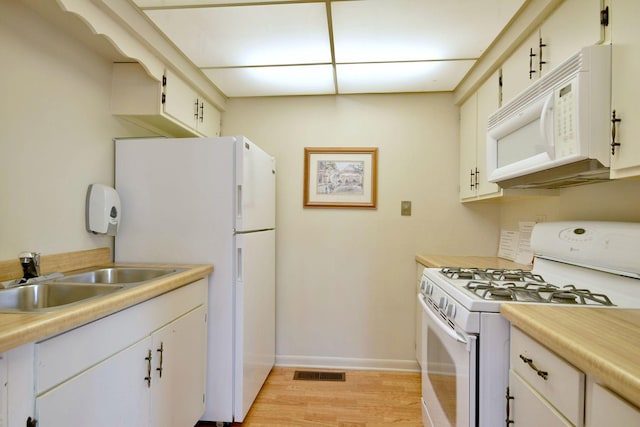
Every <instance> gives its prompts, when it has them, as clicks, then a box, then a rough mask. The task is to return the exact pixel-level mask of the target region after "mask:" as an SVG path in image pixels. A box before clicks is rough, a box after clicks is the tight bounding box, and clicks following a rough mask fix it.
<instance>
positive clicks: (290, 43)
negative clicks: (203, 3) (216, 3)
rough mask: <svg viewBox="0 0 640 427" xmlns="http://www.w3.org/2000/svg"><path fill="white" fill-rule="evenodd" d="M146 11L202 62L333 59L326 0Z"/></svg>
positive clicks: (273, 62)
mask: <svg viewBox="0 0 640 427" xmlns="http://www.w3.org/2000/svg"><path fill="white" fill-rule="evenodd" d="M145 13H146V14H147V15H148V16H149V18H150V19H151V20H152V21H153V22H154V23H155V24H156V25H157V26H158V28H161V29H162V31H163V32H164V33H165V34H166V35H167V37H169V39H171V40H172V41H173V43H175V44H176V46H178V48H179V49H180V50H182V51H183V52H184V53H185V55H187V56H188V57H189V59H191V61H193V62H194V63H195V64H196V65H197V66H198V67H227V66H255V65H284V64H319V63H330V62H331V47H330V43H329V30H328V24H327V13H326V8H325V5H324V3H301V4H272V5H260V6H234V7H211V8H186V9H159V10H146V11H145Z"/></svg>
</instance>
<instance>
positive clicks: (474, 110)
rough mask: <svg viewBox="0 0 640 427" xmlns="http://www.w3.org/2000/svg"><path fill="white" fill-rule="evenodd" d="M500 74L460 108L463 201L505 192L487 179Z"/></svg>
mask: <svg viewBox="0 0 640 427" xmlns="http://www.w3.org/2000/svg"><path fill="white" fill-rule="evenodd" d="M499 95H500V90H499V84H498V73H497V72H496V73H494V74H493V75H492V76H491V77H490V78H489V79H488V80H487V81H486V82H485V83H484V84H483V85H482V86H481V87H480V88H479V89H478V91H477V92H476V93H474V94H473V95H471V97H469V99H467V101H466V102H465V103H464V104H462V105H461V107H460V200H462V201H470V200H476V199H486V198H491V197H498V196H501V195H502V190H501V189H500V187H499V186H498V185H497V184H494V183H491V182H489V181H487V150H486V146H487V141H486V139H487V119H488V118H489V115H490V114H491V113H493V112H494V111H495V110H497V109H498V102H499Z"/></svg>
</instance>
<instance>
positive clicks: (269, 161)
mask: <svg viewBox="0 0 640 427" xmlns="http://www.w3.org/2000/svg"><path fill="white" fill-rule="evenodd" d="M115 144H116V189H117V191H118V193H119V195H120V199H121V205H122V217H121V222H120V227H119V230H118V235H117V236H116V240H115V250H114V252H115V260H116V261H117V262H172V263H206V264H213V266H214V271H213V273H212V274H211V276H210V277H209V309H208V310H209V316H208V319H207V321H208V328H209V334H208V340H209V342H208V354H207V360H208V364H207V394H206V405H205V406H206V410H205V413H204V415H203V417H202V420H206V421H219V422H232V421H236V422H241V421H242V420H243V419H244V418H245V416H246V414H247V412H248V411H249V408H250V407H251V404H252V403H253V401H254V399H255V397H256V395H257V394H258V392H259V391H260V388H261V386H262V384H263V383H264V381H265V379H266V377H267V375H268V374H269V372H270V370H271V368H272V367H273V365H274V361H275V173H276V169H275V160H274V158H273V157H271V156H270V155H268V154H267V153H265V152H264V151H263V150H261V149H260V148H259V147H258V146H257V145H255V144H253V143H252V142H251V141H249V140H248V139H247V138H245V137H241V136H238V137H220V138H184V139H163V138H150V139H118V140H116V142H115ZM185 369H188V367H187V366H185Z"/></svg>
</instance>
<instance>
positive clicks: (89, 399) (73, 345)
mask: <svg viewBox="0 0 640 427" xmlns="http://www.w3.org/2000/svg"><path fill="white" fill-rule="evenodd" d="M206 301H207V280H206V279H202V280H199V281H197V282H194V283H192V284H190V285H187V286H184V287H182V288H179V289H177V290H174V291H172V292H169V293H167V294H164V295H161V296H158V297H156V298H153V299H151V300H148V301H146V302H144V303H141V304H138V305H135V306H133V307H131V308H128V309H125V310H122V311H120V312H118V313H115V314H112V315H110V316H107V317H105V318H102V319H99V320H96V321H94V322H92V323H89V324H87V325H84V326H81V327H78V328H75V329H73V330H70V331H68V332H65V333H62V334H60V335H57V336H54V337H51V338H49V339H46V340H43V341H41V342H37V343H35V344H31V345H29V346H25V347H24V349H25V350H24V351H23V353H24V354H23V356H25V357H24V358H23V359H27V360H29V359H30V360H31V363H28V362H27V365H29V366H31V369H32V372H31V375H30V374H29V372H26V371H25V370H24V369H22V371H23V372H21V373H20V374H21V375H20V376H18V375H13V376H12V368H13V367H12V364H11V357H9V359H8V362H9V365H8V377H9V380H8V397H9V411H8V418H9V423H8V424H7V425H8V426H9V427H13V426H16V427H17V426H20V427H22V426H24V425H25V422H26V420H27V418H29V417H32V418H33V419H35V420H36V421H37V426H38V427H69V426H81V425H82V426H85V425H86V426H91V427H113V426H118V427H129V426H130V427H141V426H153V427H165V426H166V427H176V426H192V425H195V423H196V422H197V421H198V419H199V418H200V417H201V416H202V414H203V412H204V398H205V378H206V375H205V374H206V340H207V327H206V321H207V319H206V313H207V306H206ZM12 352H13V350H12V351H11V352H8V355H9V356H12ZM14 374H15V373H14ZM13 378H15V380H14V381H13V382H12V379H13ZM29 380H31V381H30V382H29ZM25 383H30V384H31V386H29V385H28V384H27V385H25ZM25 390H30V395H29V394H28V393H27V392H26V391H25ZM12 399H13V400H18V399H19V400H21V401H24V402H29V401H30V402H32V403H31V408H32V412H31V413H30V414H29V413H28V412H26V411H25V410H24V409H21V410H20V411H19V412H15V413H13V414H12V411H11V406H10V405H11V402H12Z"/></svg>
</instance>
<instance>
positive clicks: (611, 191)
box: [500, 180, 640, 230]
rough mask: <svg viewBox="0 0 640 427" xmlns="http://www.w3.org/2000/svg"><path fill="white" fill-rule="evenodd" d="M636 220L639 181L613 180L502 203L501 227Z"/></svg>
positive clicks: (639, 216)
mask: <svg viewBox="0 0 640 427" xmlns="http://www.w3.org/2000/svg"><path fill="white" fill-rule="evenodd" d="M536 216H542V217H544V218H545V220H546V221H567V220H589V221H634V222H636V221H640V180H617V181H610V182H605V183H599V184H590V185H583V186H578V187H570V188H564V189H561V190H559V194H558V196H556V197H543V198H531V199H519V200H514V201H503V202H502V204H501V210H500V218H501V226H502V227H504V228H508V229H513V230H516V229H517V228H518V221H535V220H536Z"/></svg>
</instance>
